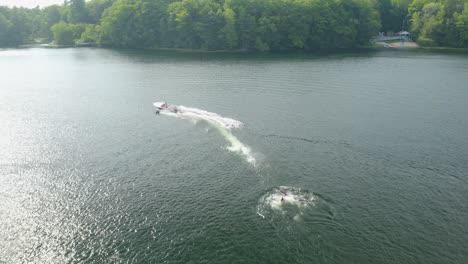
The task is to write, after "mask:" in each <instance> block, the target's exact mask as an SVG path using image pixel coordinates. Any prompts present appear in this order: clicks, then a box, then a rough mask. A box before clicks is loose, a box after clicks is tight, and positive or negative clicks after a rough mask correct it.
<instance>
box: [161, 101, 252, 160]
mask: <svg viewBox="0 0 468 264" xmlns="http://www.w3.org/2000/svg"><path fill="white" fill-rule="evenodd" d="M161 114H164V115H167V116H173V117H176V118H181V119H187V120H192V121H194V122H197V121H201V120H203V121H206V122H207V123H209V124H211V125H212V126H213V127H214V128H216V129H217V130H218V131H219V132H220V134H221V135H222V136H223V137H224V138H225V139H226V140H227V141H228V142H229V143H230V144H231V145H230V146H229V147H227V149H228V150H229V151H232V152H235V153H239V154H240V155H242V156H243V157H244V158H245V159H246V160H247V162H249V163H250V164H252V165H256V159H255V157H254V156H253V153H252V150H251V149H250V147H249V146H247V145H245V144H243V143H242V142H240V141H239V139H238V138H237V137H236V136H234V135H233V134H232V133H231V129H233V128H237V129H238V128H241V127H242V125H243V124H242V122H240V121H238V120H235V119H232V118H227V117H223V116H221V115H218V114H216V113H212V112H208V111H205V110H201V109H197V108H191V107H185V106H177V113H174V112H170V111H164V110H163V111H161Z"/></svg>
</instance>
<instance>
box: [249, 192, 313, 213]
mask: <svg viewBox="0 0 468 264" xmlns="http://www.w3.org/2000/svg"><path fill="white" fill-rule="evenodd" d="M315 200H316V197H315V196H314V195H313V194H312V193H309V192H307V191H303V190H301V189H299V188H294V187H288V186H279V187H275V188H273V189H272V190H270V191H268V192H267V193H266V194H265V195H263V196H262V197H261V198H260V200H259V203H258V206H257V214H258V215H259V216H261V217H262V218H265V216H269V215H274V214H275V213H279V214H280V215H288V214H289V215H294V217H293V219H294V220H296V221H298V220H300V219H301V215H303V214H304V210H305V209H306V208H308V207H310V206H315Z"/></svg>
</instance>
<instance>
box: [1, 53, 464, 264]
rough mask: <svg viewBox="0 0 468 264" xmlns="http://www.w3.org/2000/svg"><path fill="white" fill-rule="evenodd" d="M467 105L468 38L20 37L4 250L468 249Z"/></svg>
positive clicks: (114, 256)
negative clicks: (225, 122)
mask: <svg viewBox="0 0 468 264" xmlns="http://www.w3.org/2000/svg"><path fill="white" fill-rule="evenodd" d="M161 100H167V101H168V102H172V103H174V104H179V105H184V106H188V107H194V108H198V109H203V110H206V111H210V112H213V113H217V114H219V115H222V116H224V117H229V118H233V119H235V120H239V121H241V122H243V126H242V128H240V129H231V130H223V129H219V127H216V126H215V125H213V124H210V123H208V122H204V121H199V122H196V123H195V122H191V120H184V119H180V118H175V117H172V116H167V115H160V116H158V115H155V114H154V110H155V109H154V107H153V106H152V103H153V102H155V101H161ZM467 117H468V56H466V55H462V54H440V53H427V52H409V51H408V52H406V51H401V52H379V53H360V54H340V55H329V56H311V55H301V54H294V55H233V54H231V55H221V54H188V53H187V54H185V53H155V52H153V53H151V52H134V51H133V52H132V51H111V50H99V49H63V50H45V49H26V50H2V51H0V121H1V126H0V263H2V262H5V263H359V264H362V263H468V247H467V245H468V203H467V198H468V185H467V181H468V179H467V177H468V149H467V146H468V118H467ZM233 137H235V138H233ZM233 139H237V140H238V142H237V143H238V144H242V146H244V147H246V148H250V151H251V152H250V154H249V155H251V156H252V157H254V158H255V160H256V162H255V164H252V163H249V162H248V161H247V159H246V155H243V154H241V153H237V152H235V151H231V150H229V149H228V147H229V146H230V144H231V143H232V142H234V141H232V140H233ZM230 140H231V141H230ZM235 143H236V142H235ZM278 186H287V187H282V188H283V189H282V190H283V191H284V190H286V192H287V194H288V195H287V199H291V200H288V201H287V202H281V201H279V200H278V198H279V197H281V195H282V194H281V192H279V190H278V189H277V187H278ZM275 199H276V200H275ZM262 215H263V217H262Z"/></svg>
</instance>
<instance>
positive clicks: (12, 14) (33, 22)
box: [0, 0, 468, 51]
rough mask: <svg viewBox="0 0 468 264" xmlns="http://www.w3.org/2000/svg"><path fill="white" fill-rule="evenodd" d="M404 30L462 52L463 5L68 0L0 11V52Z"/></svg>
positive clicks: (372, 0) (244, 44)
mask: <svg viewBox="0 0 468 264" xmlns="http://www.w3.org/2000/svg"><path fill="white" fill-rule="evenodd" d="M400 30H408V31H410V32H411V33H412V35H413V39H415V40H417V42H418V43H420V44H421V45H423V46H447V47H468V0H413V1H412V0H379V1H376V0H91V1H84V0H70V1H65V2H64V4H63V5H53V6H48V7H46V8H42V9H40V8H33V9H27V8H17V7H14V8H8V7H0V47H14V46H19V45H24V44H31V43H41V42H44V43H49V42H51V41H54V44H55V45H63V46H66V45H74V44H75V43H77V42H78V43H80V42H81V43H87V42H92V43H97V45H100V46H105V47H119V48H120V47H123V48H177V49H197V50H259V51H268V50H295V49H297V50H324V49H339V48H353V47H358V46H365V45H368V44H369V39H370V38H371V37H372V36H375V35H376V34H377V32H380V31H384V32H398V31H400Z"/></svg>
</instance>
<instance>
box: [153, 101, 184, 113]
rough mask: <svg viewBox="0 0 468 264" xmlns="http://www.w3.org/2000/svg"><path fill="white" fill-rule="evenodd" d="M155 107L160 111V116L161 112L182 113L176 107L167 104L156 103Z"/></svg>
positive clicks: (157, 111)
mask: <svg viewBox="0 0 468 264" xmlns="http://www.w3.org/2000/svg"><path fill="white" fill-rule="evenodd" d="M153 105H154V106H155V107H156V108H157V109H158V110H156V113H157V114H159V112H160V111H169V112H172V113H178V112H180V111H179V109H178V108H177V106H176V105H171V104H168V103H167V102H156V103H154V104H153Z"/></svg>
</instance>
